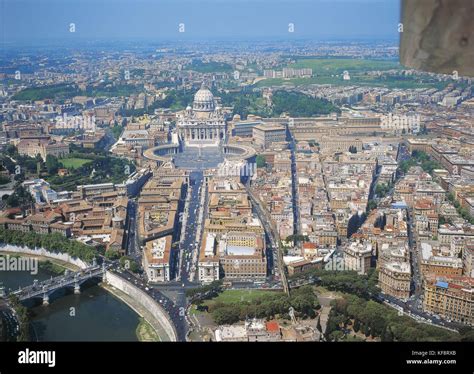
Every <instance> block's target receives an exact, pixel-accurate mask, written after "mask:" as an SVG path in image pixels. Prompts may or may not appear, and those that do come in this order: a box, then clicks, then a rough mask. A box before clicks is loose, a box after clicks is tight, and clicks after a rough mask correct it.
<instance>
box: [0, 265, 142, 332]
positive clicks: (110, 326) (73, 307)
mask: <svg viewBox="0 0 474 374" xmlns="http://www.w3.org/2000/svg"><path fill="white" fill-rule="evenodd" d="M51 275H52V274H50V273H49V272H46V271H45V270H41V269H39V270H38V273H37V274H36V275H32V274H30V273H29V272H25V271H0V282H1V283H3V286H4V287H5V289H6V290H8V289H9V288H11V289H17V288H18V287H19V286H26V285H30V284H32V283H33V281H34V280H35V279H38V280H39V281H41V280H45V279H48V278H50V277H51ZM53 276H54V275H53ZM85 286H86V285H85ZM86 287H87V286H86ZM60 292H64V291H63V290H61V291H57V294H55V295H53V296H52V297H51V298H50V304H49V305H48V306H43V305H39V306H35V307H33V308H32V309H31V312H32V321H31V326H30V327H31V329H30V330H31V331H30V335H31V340H33V341H137V340H138V339H137V336H136V334H135V330H136V328H137V326H138V323H139V317H138V315H137V314H136V313H135V312H134V311H133V310H132V309H130V308H129V307H128V305H126V304H125V303H123V302H122V301H121V300H120V299H118V298H116V297H115V296H113V295H112V294H110V293H109V292H107V291H105V290H104V289H102V288H101V287H99V286H96V285H92V286H90V287H87V288H85V287H81V294H80V295H74V294H73V293H70V294H69V293H68V294H66V295H65V294H64V293H63V294H60ZM69 292H71V291H69ZM58 295H62V296H60V297H59V296H58ZM28 305H29V304H28Z"/></svg>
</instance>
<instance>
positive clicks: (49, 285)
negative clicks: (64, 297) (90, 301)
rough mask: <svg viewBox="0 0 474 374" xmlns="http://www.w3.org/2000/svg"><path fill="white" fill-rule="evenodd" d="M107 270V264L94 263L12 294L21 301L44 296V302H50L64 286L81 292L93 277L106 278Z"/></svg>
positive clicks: (67, 271) (36, 282)
mask: <svg viewBox="0 0 474 374" xmlns="http://www.w3.org/2000/svg"><path fill="white" fill-rule="evenodd" d="M106 271H107V266H106V264H105V263H104V264H102V265H95V264H94V265H92V266H90V267H87V268H85V269H82V270H79V271H69V270H66V272H65V273H64V274H63V275H60V276H57V277H53V278H51V279H47V280H44V281H41V282H38V281H37V280H35V281H34V283H33V284H32V285H29V286H26V287H22V288H19V289H18V290H16V291H12V292H11V294H13V295H16V296H17V297H18V298H19V299H20V301H25V300H28V299H33V298H42V299H43V304H49V298H50V296H51V294H52V293H54V292H55V291H57V290H59V289H62V288H73V289H74V293H75V294H78V293H80V292H81V285H82V284H83V283H84V282H86V281H88V280H89V279H92V278H104V276H105V273H106Z"/></svg>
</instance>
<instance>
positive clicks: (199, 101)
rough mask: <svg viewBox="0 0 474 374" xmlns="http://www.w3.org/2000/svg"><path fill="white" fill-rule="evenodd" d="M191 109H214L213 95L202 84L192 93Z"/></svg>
mask: <svg viewBox="0 0 474 374" xmlns="http://www.w3.org/2000/svg"><path fill="white" fill-rule="evenodd" d="M193 110H196V111H206V112H208V111H209V112H210V111H213V110H214V95H213V94H212V92H211V91H210V90H209V88H207V87H206V86H204V85H203V86H202V87H201V88H200V89H199V91H198V92H196V94H195V95H194V102H193Z"/></svg>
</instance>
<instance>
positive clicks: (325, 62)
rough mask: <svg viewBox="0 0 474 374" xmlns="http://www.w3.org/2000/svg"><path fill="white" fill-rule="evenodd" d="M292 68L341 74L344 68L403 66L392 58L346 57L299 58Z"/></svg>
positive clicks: (361, 68) (356, 69)
mask: <svg viewBox="0 0 474 374" xmlns="http://www.w3.org/2000/svg"><path fill="white" fill-rule="evenodd" d="M289 67H292V68H297V69H301V68H311V69H313V74H318V75H331V74H341V73H342V72H344V70H347V71H349V73H351V72H362V71H370V70H391V69H401V68H402V66H401V65H400V64H399V63H398V62H397V61H392V60H360V59H348V58H347V59H346V58H340V59H338V58H312V59H299V60H297V61H296V63H295V64H292V65H290V66H289Z"/></svg>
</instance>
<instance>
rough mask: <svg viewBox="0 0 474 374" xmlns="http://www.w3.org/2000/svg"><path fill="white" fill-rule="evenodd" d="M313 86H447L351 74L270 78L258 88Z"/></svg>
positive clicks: (439, 83)
mask: <svg viewBox="0 0 474 374" xmlns="http://www.w3.org/2000/svg"><path fill="white" fill-rule="evenodd" d="M311 84H331V85H335V86H353V85H358V86H370V87H387V88H401V89H410V88H438V89H441V88H443V87H445V86H446V85H447V83H446V82H444V83H443V82H426V81H421V80H419V79H417V78H415V77H407V78H405V79H395V78H383V77H370V76H367V75H354V74H351V79H350V80H348V81H345V80H343V79H342V77H341V76H339V77H331V76H317V77H311V78H293V79H283V78H270V79H265V80H261V81H259V82H258V83H257V84H256V85H255V86H256V87H270V86H308V85H311Z"/></svg>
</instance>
